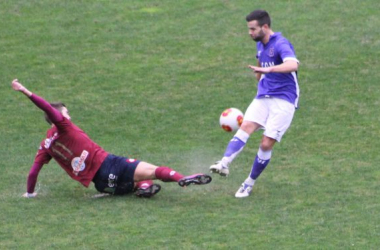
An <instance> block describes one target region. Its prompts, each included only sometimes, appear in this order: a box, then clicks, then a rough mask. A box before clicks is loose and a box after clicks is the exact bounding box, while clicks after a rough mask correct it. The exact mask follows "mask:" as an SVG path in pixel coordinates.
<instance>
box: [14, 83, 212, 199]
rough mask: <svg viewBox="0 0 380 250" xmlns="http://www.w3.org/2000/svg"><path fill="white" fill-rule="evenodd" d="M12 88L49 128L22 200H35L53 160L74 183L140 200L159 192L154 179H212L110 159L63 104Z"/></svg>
mask: <svg viewBox="0 0 380 250" xmlns="http://www.w3.org/2000/svg"><path fill="white" fill-rule="evenodd" d="M12 88H13V89H14V90H15V91H19V92H22V93H23V94H24V95H26V96H27V97H29V99H30V100H31V101H32V102H33V103H34V104H35V105H36V106H37V107H38V108H40V109H41V110H43V111H44V112H45V118H46V121H47V122H48V123H49V124H51V128H50V129H49V130H48V131H47V134H46V139H44V140H43V141H42V142H41V144H40V148H39V150H38V152H37V155H36V157H35V160H34V164H33V166H32V168H31V169H30V172H29V176H28V180H27V192H26V193H25V194H23V196H24V197H28V198H29V197H35V196H36V195H37V193H36V192H34V189H35V185H36V182H37V177H38V174H39V172H40V170H41V169H42V167H43V165H44V164H47V163H49V161H50V160H51V159H52V158H53V159H54V160H56V162H57V163H58V164H59V165H60V166H61V167H62V168H63V169H64V170H65V171H66V172H67V174H68V175H69V176H70V177H71V178H73V179H74V180H76V181H79V182H80V183H82V185H84V186H85V187H88V186H89V185H90V183H91V181H92V182H94V184H95V188H96V189H97V190H98V191H99V192H101V193H108V194H114V195H124V194H128V193H131V192H135V194H136V195H137V196H139V197H147V198H149V197H151V196H153V195H155V194H156V193H158V192H159V191H160V190H161V186H160V185H158V184H153V181H152V180H154V179H159V180H161V181H164V182H177V183H178V184H179V185H180V186H181V187H184V186H188V185H190V184H197V185H202V184H208V183H210V182H211V177H210V176H208V175H205V174H194V175H190V176H183V175H182V174H180V173H178V172H176V171H174V170H173V169H171V168H169V167H165V166H160V167H158V166H155V165H152V164H150V163H147V162H143V161H138V160H135V159H130V158H126V157H121V156H116V155H112V154H110V153H108V152H106V151H105V150H104V149H103V148H101V147H100V146H99V145H97V144H96V143H95V142H93V141H92V140H91V139H90V138H89V137H88V135H87V134H86V133H85V132H83V130H81V129H80V128H79V127H77V126H76V125H75V124H74V123H72V122H71V118H70V115H69V111H68V109H67V107H66V106H65V105H64V104H63V103H52V104H50V103H48V102H47V101H45V100H44V99H43V98H41V97H39V96H37V95H36V94H34V93H32V92H30V91H29V90H28V89H27V88H25V87H24V86H23V85H22V84H21V83H19V82H18V80H17V79H15V80H13V82H12Z"/></svg>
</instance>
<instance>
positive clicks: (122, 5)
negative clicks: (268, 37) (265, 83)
mask: <svg viewBox="0 0 380 250" xmlns="http://www.w3.org/2000/svg"><path fill="white" fill-rule="evenodd" d="M255 8H265V9H267V10H268V11H269V13H270V14H271V16H272V24H273V25H272V27H273V29H274V30H275V31H282V32H283V34H284V35H285V36H286V37H288V38H289V39H290V40H291V41H292V43H293V45H294V46H295V48H296V52H297V56H298V58H299V60H300V61H301V64H300V70H299V81H300V87H301V99H300V109H299V110H298V111H297V112H296V116H295V118H294V120H293V124H292V126H291V128H290V129H289V131H288V132H287V134H286V135H285V137H284V138H283V141H282V142H281V143H280V144H278V145H276V147H275V150H274V152H273V158H272V161H271V164H270V166H269V167H268V168H267V169H266V171H265V172H264V173H263V175H262V176H261V177H260V179H259V180H258V182H257V185H256V186H255V188H254V191H253V193H252V196H251V197H249V198H247V199H243V200H240V199H239V200H238V199H236V198H234V193H235V192H236V190H237V188H238V187H239V185H240V184H241V182H242V181H243V180H244V179H245V178H246V176H247V174H248V173H249V170H250V165H251V162H252V160H253V157H254V155H255V154H256V151H257V147H258V143H259V141H260V137H261V135H260V134H254V135H253V136H252V137H251V139H250V140H249V142H248V145H247V147H246V149H245V150H244V152H243V153H242V154H240V155H239V157H238V158H237V159H236V161H235V162H234V163H233V165H232V166H231V175H230V177H228V178H227V179H222V178H220V177H218V176H215V177H214V180H213V182H212V183H211V184H210V185H207V186H202V187H197V186H194V187H189V188H186V189H181V188H179V187H178V185H176V184H175V183H163V184H162V186H163V189H162V191H161V192H160V193H159V194H158V195H157V196H155V197H154V198H152V199H148V200H144V199H138V198H136V197H134V196H128V197H111V198H101V199H93V198H92V196H93V195H94V194H96V193H97V192H96V190H95V189H94V187H93V186H91V187H90V188H89V189H85V188H83V187H82V186H81V185H80V184H79V183H76V182H74V181H73V180H71V179H70V178H69V177H68V176H67V175H66V174H65V173H64V171H63V170H62V169H60V168H59V166H58V165H57V164H56V163H54V162H51V163H50V164H49V165H46V166H45V167H44V168H43V170H42V171H41V173H40V175H39V179H38V184H37V189H38V192H39V196H38V197H37V198H36V199H24V198H22V197H21V195H22V194H23V193H24V192H25V187H26V177H27V174H28V171H29V169H30V166H31V164H32V162H33V159H34V155H35V153H36V150H37V148H38V145H39V143H40V141H41V140H42V139H43V137H44V132H45V130H46V129H47V125H46V124H45V122H44V121H43V119H42V114H41V112H40V111H39V110H38V109H37V108H35V107H33V105H32V104H31V103H30V102H29V101H28V100H27V99H26V98H25V97H24V96H22V95H21V94H17V93H15V92H13V91H12V90H11V88H10V83H11V81H12V79H14V78H18V79H19V80H20V81H21V82H22V83H24V84H25V85H26V86H27V87H29V88H30V90H32V91H35V92H36V93H37V94H39V95H41V96H43V97H45V98H46V99H47V100H49V101H57V100H60V101H63V102H65V103H66V104H67V105H68V107H69V109H70V113H71V116H72V118H73V121H74V122H75V123H76V124H78V125H79V126H81V127H82V128H83V129H84V130H85V131H86V132H87V133H88V134H89V135H90V137H91V138H93V139H94V141H96V142H97V143H98V144H100V145H102V146H103V147H104V148H105V149H106V150H107V151H110V152H112V153H114V154H118V155H124V156H131V157H134V158H139V159H141V160H145V161H148V162H152V163H154V164H157V165H168V166H171V167H172V168H175V169H176V170H178V171H180V172H182V173H184V174H190V173H194V172H207V171H208V166H209V165H210V164H212V163H213V162H214V161H215V160H218V159H219V158H220V157H221V156H222V154H223V151H224V149H225V147H226V145H227V142H228V141H229V139H230V138H231V136H232V134H228V133H224V132H223V131H222V130H221V129H220V128H219V127H218V119H219V114H220V112H221V111H223V110H224V109H225V108H227V107H237V108H240V109H242V110H245V109H246V107H247V106H248V104H249V103H250V102H251V100H252V98H253V96H254V94H255V92H256V83H255V80H254V77H253V74H252V73H251V72H250V71H249V70H248V69H247V67H246V66H247V65H248V64H251V63H255V59H254V55H255V43H254V42H252V41H251V39H250V38H249V37H248V31H247V28H246V23H245V16H246V15H247V14H248V13H249V12H250V11H251V10H253V9H255ZM379 9H380V4H379V3H378V1H375V0H367V1H358V0H347V1H332V0H325V1H312V0H295V1H260V3H254V2H252V1H248V0H244V1H243V0H237V1H216V0H209V1H200V0H194V1H173V0H163V1H137V0H129V1H120V0H119V1H116V0H115V1H57V0H49V1H47V0H34V1H27V0H23V1H21V0H18V1H10V0H5V1H1V2H0V29H1V32H0V47H1V50H0V82H1V84H0V114H1V119H0V144H1V145H2V146H1V150H0V159H1V167H0V176H1V177H0V190H1V192H0V211H1V213H0V221H1V224H0V249H111V248H114V249H377V248H378V246H379V245H380V240H379V239H380V237H379V236H380V233H379V232H380V230H379V228H380V219H379V218H380V213H379V208H380V203H379V200H378V197H379V188H380V184H379V183H380V170H379V169H378V162H379V161H380V156H379V154H378V148H380V142H379V140H378V138H379V136H380V128H379V122H380V118H379V117H380V111H379V108H378V105H379V102H380V101H379V98H378V96H379V95H380V89H379V88H378V79H380V71H379V70H378V65H379V58H380V43H379V35H380V32H379V29H378V27H379V25H380V16H379V12H378V10H379Z"/></svg>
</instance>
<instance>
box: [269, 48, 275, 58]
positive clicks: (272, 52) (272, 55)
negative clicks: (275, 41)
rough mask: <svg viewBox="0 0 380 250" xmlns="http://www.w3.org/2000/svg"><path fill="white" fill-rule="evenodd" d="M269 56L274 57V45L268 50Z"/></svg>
mask: <svg viewBox="0 0 380 250" xmlns="http://www.w3.org/2000/svg"><path fill="white" fill-rule="evenodd" d="M268 56H269V57H274V47H270V49H269V51H268Z"/></svg>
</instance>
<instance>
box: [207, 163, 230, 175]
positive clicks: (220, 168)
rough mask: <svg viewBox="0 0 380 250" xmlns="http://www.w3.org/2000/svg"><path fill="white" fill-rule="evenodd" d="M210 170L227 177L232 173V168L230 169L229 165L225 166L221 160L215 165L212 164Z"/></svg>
mask: <svg viewBox="0 0 380 250" xmlns="http://www.w3.org/2000/svg"><path fill="white" fill-rule="evenodd" d="M210 172H211V173H217V174H220V175H221V176H225V177H227V176H228V175H229V174H230V170H229V169H228V166H224V165H223V164H222V162H221V161H217V162H215V164H214V165H211V166H210Z"/></svg>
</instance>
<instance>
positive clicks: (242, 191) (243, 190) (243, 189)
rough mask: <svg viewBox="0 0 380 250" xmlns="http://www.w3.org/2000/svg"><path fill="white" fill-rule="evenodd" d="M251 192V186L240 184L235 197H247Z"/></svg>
mask: <svg viewBox="0 0 380 250" xmlns="http://www.w3.org/2000/svg"><path fill="white" fill-rule="evenodd" d="M251 192H252V186H251V185H248V184H245V183H244V182H243V184H241V186H240V188H239V190H238V191H237V192H236V194H235V197H236V198H245V197H248V196H249V195H250V194H251Z"/></svg>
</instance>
